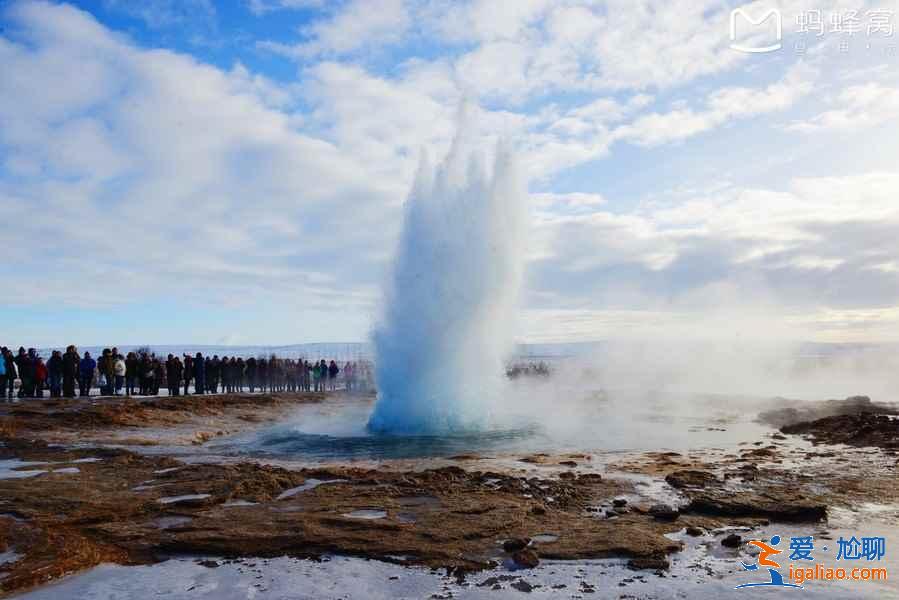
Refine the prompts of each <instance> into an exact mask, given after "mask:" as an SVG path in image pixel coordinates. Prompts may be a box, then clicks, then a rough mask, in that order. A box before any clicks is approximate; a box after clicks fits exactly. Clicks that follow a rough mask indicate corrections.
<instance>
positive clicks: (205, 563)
mask: <svg viewBox="0 0 899 600" xmlns="http://www.w3.org/2000/svg"><path fill="white" fill-rule="evenodd" d="M197 564H198V565H200V566H201V567H206V568H207V569H217V568H219V566H220V565H219V563H218V561H215V560H198V561H197Z"/></svg>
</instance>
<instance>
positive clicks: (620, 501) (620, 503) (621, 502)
mask: <svg viewBox="0 0 899 600" xmlns="http://www.w3.org/2000/svg"><path fill="white" fill-rule="evenodd" d="M612 506H614V507H615V508H621V507H622V506H627V499H626V498H615V499H614V500H612Z"/></svg>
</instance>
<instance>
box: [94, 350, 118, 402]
mask: <svg viewBox="0 0 899 600" xmlns="http://www.w3.org/2000/svg"><path fill="white" fill-rule="evenodd" d="M97 369H99V371H100V379H101V380H102V381H105V385H103V386H102V387H101V389H100V395H101V396H112V395H113V393H114V391H115V356H114V355H113V353H112V350H110V349H109V348H104V349H103V354H102V355H101V356H100V360H99V361H98V362H97Z"/></svg>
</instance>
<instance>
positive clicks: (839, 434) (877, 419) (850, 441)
mask: <svg viewBox="0 0 899 600" xmlns="http://www.w3.org/2000/svg"><path fill="white" fill-rule="evenodd" d="M780 430H781V431H782V432H784V433H788V434H794V435H808V436H810V437H811V438H812V441H813V442H814V443H816V444H819V443H826V444H847V445H849V446H856V447H862V446H874V447H879V448H883V449H895V448H899V419H894V418H891V417H889V416H887V415H882V414H881V415H879V414H873V413H859V414H854V415H837V416H832V417H825V418H823V419H818V420H816V421H811V422H807V423H797V424H795V425H787V426H784V427H781V428H780Z"/></svg>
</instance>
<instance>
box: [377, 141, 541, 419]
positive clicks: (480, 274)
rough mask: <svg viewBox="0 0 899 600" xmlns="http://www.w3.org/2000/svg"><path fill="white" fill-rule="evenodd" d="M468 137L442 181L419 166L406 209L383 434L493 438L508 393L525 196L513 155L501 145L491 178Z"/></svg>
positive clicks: (385, 325) (380, 331)
mask: <svg viewBox="0 0 899 600" xmlns="http://www.w3.org/2000/svg"><path fill="white" fill-rule="evenodd" d="M462 131H463V133H461V134H459V135H458V136H457V138H456V139H455V140H454V142H453V146H452V149H451V150H450V153H449V155H448V156H447V158H446V160H445V161H444V163H443V164H441V165H440V166H439V167H438V168H437V169H436V170H434V169H432V168H431V166H430V165H429V164H428V161H427V159H426V158H423V159H422V161H421V165H420V167H419V172H418V175H417V176H416V180H415V183H414V185H413V187H412V191H411V192H410V195H409V199H408V201H407V204H406V214H405V221H404V225H403V232H402V236H401V239H400V245H399V250H398V253H397V256H396V259H395V264H394V271H393V276H392V279H391V280H390V282H389V284H388V286H387V290H386V298H385V300H386V308H385V313H384V315H383V318H382V320H381V322H380V324H379V325H378V326H377V327H376V329H375V331H374V336H373V337H374V340H373V341H374V348H375V353H376V361H377V362H376V378H377V385H378V400H377V403H376V405H375V409H374V412H373V413H372V415H371V418H370V420H369V425H368V426H369V429H370V430H372V431H375V432H379V433H396V434H434V433H451V432H470V431H480V430H484V429H487V428H490V427H491V426H492V425H493V423H492V420H491V416H492V415H491V406H495V405H496V403H497V402H498V401H499V400H500V399H501V398H502V397H503V394H504V388H505V386H506V385H507V382H506V378H505V375H504V364H505V359H506V357H507V356H508V352H509V351H510V349H511V347H512V335H511V328H512V321H513V320H514V315H515V313H516V309H517V306H518V295H519V290H520V287H521V274H522V264H523V248H522V246H523V239H524V234H525V231H526V224H527V223H526V221H527V207H526V204H525V203H526V199H527V196H526V194H525V190H524V184H523V182H522V181H521V179H520V177H519V174H518V172H517V168H516V165H515V160H514V157H513V155H512V152H511V151H510V149H509V148H506V147H505V146H504V145H503V144H500V145H499V146H498V148H497V151H496V158H495V161H494V162H493V168H492V172H491V170H490V169H489V168H488V166H487V161H486V160H485V159H484V158H483V157H481V156H480V154H479V153H478V152H477V149H476V144H477V142H476V141H475V140H474V139H473V138H469V137H468V136H467V134H466V133H465V128H462Z"/></svg>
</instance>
